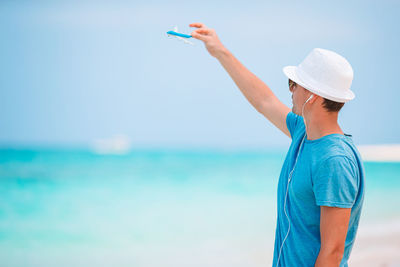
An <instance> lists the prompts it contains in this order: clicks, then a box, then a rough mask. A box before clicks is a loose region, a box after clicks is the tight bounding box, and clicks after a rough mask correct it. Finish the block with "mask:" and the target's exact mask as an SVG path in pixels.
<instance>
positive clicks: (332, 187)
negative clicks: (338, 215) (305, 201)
mask: <svg viewBox="0 0 400 267" xmlns="http://www.w3.org/2000/svg"><path fill="white" fill-rule="evenodd" d="M312 181H313V191H314V195H315V201H316V204H317V205H318V206H330V207H339V208H351V207H353V205H354V202H355V200H356V197H357V193H358V184H359V183H358V177H357V175H356V169H355V165H354V163H353V162H352V161H351V160H350V159H348V158H347V157H344V156H334V157H330V158H328V159H326V160H325V161H323V162H322V163H321V165H320V166H319V167H318V168H317V171H316V173H315V175H313V176H312Z"/></svg>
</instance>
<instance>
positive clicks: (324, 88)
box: [295, 67, 354, 103]
mask: <svg viewBox="0 0 400 267" xmlns="http://www.w3.org/2000/svg"><path fill="white" fill-rule="evenodd" d="M295 72H296V74H297V77H298V79H300V80H301V82H302V83H303V84H304V85H306V86H304V88H306V89H307V90H309V91H311V92H313V93H315V94H317V95H319V96H322V97H324V98H326V99H329V100H332V101H335V102H340V103H344V102H347V101H349V100H352V99H353V98H354V93H352V92H351V91H350V90H348V92H346V91H347V90H346V91H344V90H341V91H342V92H341V94H340V95H339V94H335V93H334V92H335V90H333V89H332V88H331V87H330V86H328V85H326V84H322V83H320V82H318V81H316V80H315V79H313V78H312V77H311V76H310V75H308V74H307V73H306V72H305V71H303V70H302V68H301V67H297V68H296V69H295ZM305 81H307V82H305ZM327 92H330V93H327Z"/></svg>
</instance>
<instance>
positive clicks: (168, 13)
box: [0, 0, 400, 148]
mask: <svg viewBox="0 0 400 267" xmlns="http://www.w3.org/2000/svg"><path fill="white" fill-rule="evenodd" d="M399 10H400V3H399V2H398V1H379V2H378V1H302V2H300V1H246V2H243V1H218V2H216V3H215V2H213V1H184V2H183V1H182V2H180V1H122V0H116V1H63V0H59V1H40V0H38V1H8V0H2V1H1V2H0V34H1V42H0V127H1V130H0V145H1V146H3V147H12V146H86V145H88V144H91V143H92V142H93V140H97V139H99V138H103V139H107V138H112V137H113V136H115V135H124V136H126V137H127V138H129V139H130V141H131V143H132V146H133V147H184V148H187V147H198V148H202V147H223V148H242V147H244V148H269V147H285V146H287V145H288V144H290V139H289V138H288V137H287V136H286V135H284V134H283V133H282V132H280V131H279V130H278V129H277V128H275V126H273V125H272V124H271V123H270V122H269V121H268V120H267V119H266V118H264V117H263V116H262V115H261V114H260V113H258V112H257V111H256V110H255V109H254V108H253V107H252V106H251V105H250V103H249V102H248V101H247V100H246V99H245V97H244V96H243V95H242V94H241V92H240V91H239V89H238V88H237V87H236V85H235V84H234V82H233V81H232V79H231V78H230V77H229V75H228V74H227V72H226V71H225V70H224V69H223V67H222V66H221V65H220V64H219V62H218V61H217V60H216V59H215V58H213V57H211V56H210V55H209V54H208V52H207V50H206V49H205V47H204V45H203V43H202V42H201V41H199V40H193V42H194V43H195V45H194V46H191V45H187V44H185V43H183V42H180V41H178V40H176V39H173V38H169V37H167V35H166V32H167V31H168V30H171V29H172V28H173V27H174V26H175V25H176V26H178V28H179V30H180V31H181V32H184V33H190V32H191V31H192V30H193V28H190V27H189V24H190V23H193V22H202V23H204V24H206V25H207V26H208V27H210V28H213V29H215V30H216V32H217V34H218V36H219V38H220V40H221V41H222V43H223V44H224V45H225V46H226V47H227V48H228V49H229V50H230V51H231V52H232V53H233V55H234V56H235V57H237V58H238V59H239V61H241V62H242V63H243V64H244V65H245V66H246V67H247V68H248V69H249V70H250V71H252V72H253V73H254V74H255V75H257V76H258V77H259V78H260V79H261V80H263V81H264V82H265V83H266V84H267V85H268V86H269V87H270V88H271V89H272V91H273V92H274V93H275V94H276V95H277V96H278V98H279V99H280V100H281V101H282V102H283V103H285V104H286V105H287V106H289V107H291V94H290V92H289V90H288V88H287V78H286V77H285V76H284V74H283V72H282V68H283V67H284V66H286V65H298V64H299V63H300V62H301V61H302V60H303V59H304V58H305V57H306V55H307V54H308V53H309V52H310V51H311V50H312V49H313V48H315V47H320V48H325V49H330V50H333V51H336V52H337V53H339V54H341V55H343V56H344V57H345V58H347V59H348V61H349V62H350V64H351V65H352V67H353V70H354V80H353V84H352V87H351V89H352V90H353V92H354V93H355V95H356V97H355V99H354V100H352V101H350V102H348V103H346V104H345V105H344V107H343V109H342V110H341V112H340V114H339V125H340V126H341V128H342V130H343V131H344V132H345V133H347V134H351V135H352V136H353V140H354V142H355V144H357V145H361V144H394V143H400V123H399V119H398V117H399V115H400V114H399V111H398V105H399V103H400V101H399V99H400V88H399V87H400V86H399V82H398V73H399V70H398V65H399V62H400V53H399V50H398V48H399V47H400V28H399V26H398V25H400V18H399V16H398V11H399Z"/></svg>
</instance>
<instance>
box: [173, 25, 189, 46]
mask: <svg viewBox="0 0 400 267" xmlns="http://www.w3.org/2000/svg"><path fill="white" fill-rule="evenodd" d="M167 34H168V36H172V37H175V38H177V39H178V40H181V41H184V42H185V43H187V44H191V45H194V43H192V42H189V41H188V40H187V39H188V38H191V37H192V36H191V35H187V34H183V33H179V32H178V26H175V27H174V30H173V31H168V32H167Z"/></svg>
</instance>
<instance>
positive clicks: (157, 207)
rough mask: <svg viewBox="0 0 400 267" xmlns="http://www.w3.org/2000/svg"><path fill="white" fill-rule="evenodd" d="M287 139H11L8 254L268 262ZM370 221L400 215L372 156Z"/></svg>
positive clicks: (391, 166) (392, 184)
mask: <svg viewBox="0 0 400 267" xmlns="http://www.w3.org/2000/svg"><path fill="white" fill-rule="evenodd" d="M285 154H286V151H285V150H271V151H257V152H256V151H236V152H234V151H211V150H210V151H205V150H202V151H200V150H198V151H178V150H139V151H134V152H131V153H129V154H126V155H98V154H95V153H93V152H91V151H88V150H87V151H86V150H72V149H70V150H50V149H47V150H44V149H42V150H41V149H36V150H33V149H31V150H13V149H2V150H0V266H135V267H142V266H143V267H144V266H146V267H147V266H268V265H270V260H271V257H272V248H273V242H274V232H275V219H276V187H277V182H278V177H279V173H280V169H281V166H282V164H283V161H284V157H285ZM364 164H365V165H364V167H365V171H366V198H365V203H364V210H363V215H362V218H361V220H362V222H363V223H365V222H367V223H368V222H376V221H378V222H379V221H382V220H386V219H396V218H400V209H399V207H398V203H400V201H399V200H400V179H399V178H400V163H378V162H365V163H364Z"/></svg>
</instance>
